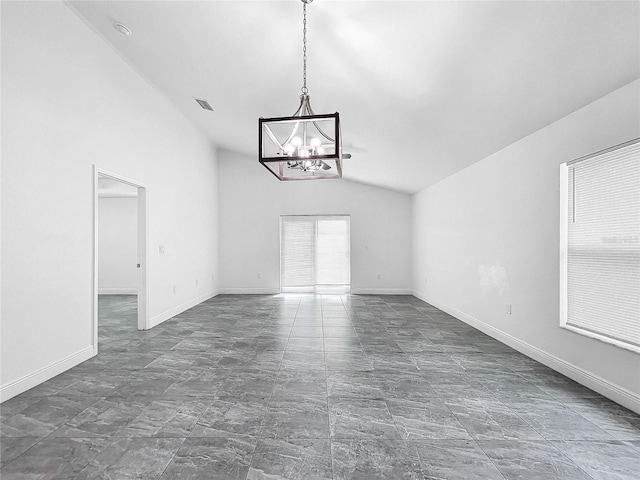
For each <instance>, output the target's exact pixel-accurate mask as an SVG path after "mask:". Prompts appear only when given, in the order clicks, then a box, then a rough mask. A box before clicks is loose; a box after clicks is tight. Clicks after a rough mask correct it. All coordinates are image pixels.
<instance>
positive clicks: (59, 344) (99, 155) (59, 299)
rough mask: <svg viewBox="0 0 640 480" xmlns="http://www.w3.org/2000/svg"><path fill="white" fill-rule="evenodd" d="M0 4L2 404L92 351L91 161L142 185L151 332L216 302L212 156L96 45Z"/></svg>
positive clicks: (57, 17)
mask: <svg viewBox="0 0 640 480" xmlns="http://www.w3.org/2000/svg"><path fill="white" fill-rule="evenodd" d="M1 8H2V202H1V204H2V261H3V265H2V340H1V347H2V353H1V364H2V370H1V380H0V385H1V387H0V395H1V397H2V398H3V399H5V398H9V397H11V396H13V395H15V394H17V393H20V392H21V391H23V390H25V389H26V388H29V387H30V386H33V385H36V384H37V383H39V382H41V381H44V380H46V379H47V378H50V377H51V376H53V375H55V374H57V373H59V372H61V371H63V370H65V369H66V368H69V367H71V366H73V365H75V364H77V363H78V362H80V361H82V360H84V359H86V358H88V357H90V356H91V355H93V345H92V342H93V334H92V324H93V292H92V282H93V222H94V218H93V195H94V192H93V182H94V179H93V175H94V174H93V164H96V165H97V166H98V167H99V168H101V169H104V170H106V171H109V172H113V173H116V174H119V175H122V176H124V177H127V178H130V179H133V180H136V181H138V182H140V183H142V184H144V185H145V186H146V187H147V189H148V190H147V191H148V201H149V223H150V228H149V238H150V248H151V250H150V264H149V271H150V292H149V293H150V295H149V308H150V314H151V317H152V319H151V320H152V323H154V324H155V323H158V322H161V321H163V320H165V319H166V318H169V317H171V316H172V315H175V314H176V313H179V312H180V311H182V310H184V309H186V308H188V307H190V306H191V305H193V304H195V303H198V302H200V301H201V300H203V299H205V298H208V297H210V296H212V295H213V294H215V293H216V291H217V274H218V264H217V251H218V247H217V245H218V243H217V241H218V240H217V239H218V235H217V233H218V231H217V210H218V207H217V190H216V188H217V177H216V175H217V173H216V172H217V170H216V153H215V147H214V146H213V145H211V144H210V143H209V142H208V141H207V140H206V138H205V137H204V135H203V134H202V133H201V132H200V131H198V130H196V129H195V128H194V127H193V126H192V125H191V124H190V123H189V122H188V121H187V120H186V119H185V118H184V117H183V116H182V115H181V114H180V113H179V111H178V110H177V109H176V108H175V107H174V106H173V105H171V104H170V103H169V102H168V101H166V100H165V99H164V98H163V97H162V96H160V95H159V93H158V92H157V91H156V90H155V88H153V87H151V86H150V84H149V83H148V82H146V81H145V80H143V79H142V78H141V77H140V76H139V75H138V74H136V73H135V72H134V71H133V70H132V69H131V68H130V67H129V66H128V65H127V64H126V63H125V62H124V61H123V60H122V59H121V58H120V57H119V56H118V55H117V54H116V53H115V52H114V51H113V50H112V48H110V47H109V46H108V44H107V43H106V42H105V41H104V40H103V39H102V38H100V37H98V36H97V35H96V34H95V33H94V32H93V31H92V30H91V29H89V28H88V27H87V26H86V25H85V24H84V23H82V22H81V21H80V20H79V19H78V18H77V17H76V16H75V15H74V14H73V13H72V12H71V10H69V9H68V8H67V7H66V6H65V5H63V4H62V3H58V2H2V6H1ZM196 107H197V106H195V107H194V108H196ZM160 244H163V245H165V248H166V253H165V254H164V255H160V254H159V253H158V245H160ZM196 280H198V282H199V283H198V285H196ZM174 285H175V286H176V287H177V293H173V286H174Z"/></svg>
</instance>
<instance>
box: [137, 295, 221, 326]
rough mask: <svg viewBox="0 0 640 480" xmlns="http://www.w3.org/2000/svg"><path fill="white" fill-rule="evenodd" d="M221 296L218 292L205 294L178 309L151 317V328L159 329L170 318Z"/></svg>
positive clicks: (171, 309)
mask: <svg viewBox="0 0 640 480" xmlns="http://www.w3.org/2000/svg"><path fill="white" fill-rule="evenodd" d="M218 294H219V291H218V290H214V291H213V292H209V293H205V294H204V295H200V296H199V297H196V298H193V299H191V300H189V301H188V302H185V303H182V304H180V305H178V306H177V307H173V308H170V309H169V310H167V311H164V312H162V313H159V314H158V315H154V316H153V317H151V319H150V321H149V328H153V327H157V326H158V325H160V324H161V323H162V322H165V321H167V320H169V319H170V318H173V317H175V316H176V315H179V314H181V313H182V312H184V311H186V310H189V309H190V308H192V307H195V306H196V305H198V304H200V303H202V302H205V301H207V300H209V299H210V298H213V297H215V296H217V295H218Z"/></svg>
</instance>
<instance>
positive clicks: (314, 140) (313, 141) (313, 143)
mask: <svg viewBox="0 0 640 480" xmlns="http://www.w3.org/2000/svg"><path fill="white" fill-rule="evenodd" d="M310 145H311V146H312V147H319V146H320V139H319V138H316V137H314V138H312V139H311V143H310Z"/></svg>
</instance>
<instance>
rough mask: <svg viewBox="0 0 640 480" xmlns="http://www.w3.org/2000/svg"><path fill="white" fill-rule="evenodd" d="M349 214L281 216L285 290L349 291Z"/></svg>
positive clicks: (282, 285)
mask: <svg viewBox="0 0 640 480" xmlns="http://www.w3.org/2000/svg"><path fill="white" fill-rule="evenodd" d="M349 220H350V219H349V217H348V216H282V217H281V236H280V241H281V246H280V289H281V291H282V292H316V293H348V292H349V288H350V283H351V271H350V270H351V269H350V259H349V250H350V240H349V236H350V232H349V227H350V222H349Z"/></svg>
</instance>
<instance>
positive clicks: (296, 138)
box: [258, 0, 351, 181]
mask: <svg viewBox="0 0 640 480" xmlns="http://www.w3.org/2000/svg"><path fill="white" fill-rule="evenodd" d="M300 1H301V2H302V16H303V20H302V26H303V28H302V65H303V66H302V88H301V91H302V95H300V106H299V107H298V110H296V112H295V113H294V114H293V115H291V116H290V117H276V118H262V117H261V118H260V119H259V120H258V152H259V161H260V163H261V164H262V165H263V166H264V167H265V168H267V170H269V171H270V172H271V173H272V174H273V175H275V177H276V178H278V180H282V181H289V180H319V179H332V178H341V177H342V159H343V158H351V155H349V154H347V153H342V138H341V135H340V114H339V113H338V112H336V113H328V114H323V115H316V114H315V113H314V112H313V109H312V108H311V103H310V101H309V89H308V88H307V4H309V3H311V2H313V0H300Z"/></svg>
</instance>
